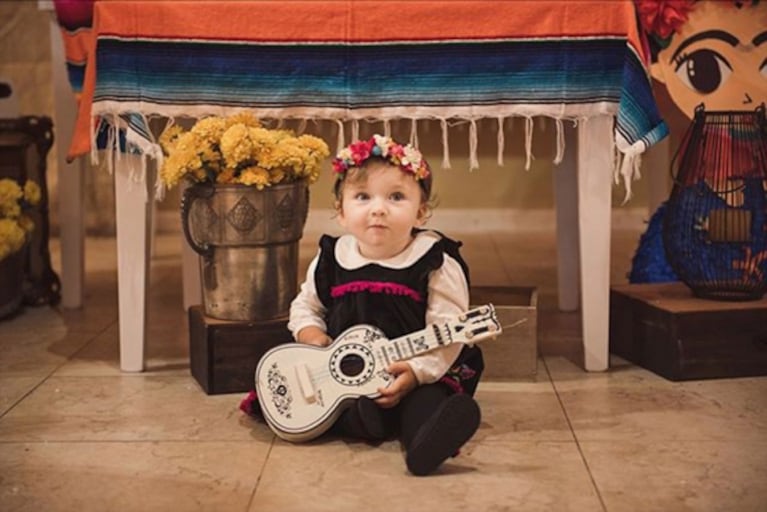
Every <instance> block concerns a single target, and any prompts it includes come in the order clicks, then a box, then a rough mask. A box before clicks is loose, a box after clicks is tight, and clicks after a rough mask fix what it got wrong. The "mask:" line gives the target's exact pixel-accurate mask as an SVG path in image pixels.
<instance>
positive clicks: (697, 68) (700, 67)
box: [674, 48, 732, 94]
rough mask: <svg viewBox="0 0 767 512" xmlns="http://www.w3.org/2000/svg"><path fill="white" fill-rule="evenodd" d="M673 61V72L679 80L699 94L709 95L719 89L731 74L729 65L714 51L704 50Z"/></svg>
mask: <svg viewBox="0 0 767 512" xmlns="http://www.w3.org/2000/svg"><path fill="white" fill-rule="evenodd" d="M675 61H676V69H675V70H674V72H675V73H676V76H677V77H679V80H681V81H682V83H683V84H684V85H686V86H687V87H689V88H690V89H692V90H694V91H696V92H699V93H701V94H710V93H712V92H714V91H715V90H717V89H719V87H721V86H722V84H724V83H725V82H726V81H727V80H728V79H729V78H730V75H731V74H732V67H731V66H730V63H729V62H727V60H726V59H725V58H724V57H722V56H721V55H719V54H718V53H716V52H715V51H714V50H709V49H706V48H704V49H702V50H697V51H694V52H692V53H691V54H690V55H682V56H681V57H680V58H678V59H675Z"/></svg>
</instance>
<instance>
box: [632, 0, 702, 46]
mask: <svg viewBox="0 0 767 512" xmlns="http://www.w3.org/2000/svg"><path fill="white" fill-rule="evenodd" d="M635 3H636V7H637V13H638V14H639V22H640V24H641V25H642V28H643V29H644V30H645V32H647V33H648V34H652V35H654V36H657V37H659V38H661V39H666V38H668V37H669V36H671V34H673V33H674V32H676V31H677V29H678V28H679V27H680V26H681V25H682V24H683V23H684V22H685V21H687V14H688V13H689V12H690V10H692V4H693V3H694V0H635Z"/></svg>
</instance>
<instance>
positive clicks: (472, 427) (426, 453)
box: [405, 393, 480, 476]
mask: <svg viewBox="0 0 767 512" xmlns="http://www.w3.org/2000/svg"><path fill="white" fill-rule="evenodd" d="M479 421H480V411H479V405H477V402H476V401H474V399H473V398H472V397H470V396H469V395H466V394H464V393H459V394H455V395H451V396H449V397H448V398H447V399H445V401H444V402H442V403H441V404H440V405H439V407H438V408H437V410H436V411H434V414H432V416H431V417H430V418H429V419H428V420H426V422H425V423H424V424H423V425H421V428H419V429H418V432H417V433H416V435H415V437H414V438H413V441H412V442H411V443H410V446H408V447H407V456H406V458H405V463H406V464H407V468H408V469H409V470H410V472H411V473H413V474H414V475H417V476H424V475H428V474H429V473H431V472H432V471H434V470H435V469H437V468H438V467H439V466H440V465H441V464H442V463H443V462H444V461H445V460H446V459H447V458H448V457H451V456H453V455H455V454H456V453H457V452H458V449H459V448H460V447H461V446H463V445H464V444H465V443H466V441H468V440H469V439H471V436H473V435H474V432H476V431H477V429H478V428H479Z"/></svg>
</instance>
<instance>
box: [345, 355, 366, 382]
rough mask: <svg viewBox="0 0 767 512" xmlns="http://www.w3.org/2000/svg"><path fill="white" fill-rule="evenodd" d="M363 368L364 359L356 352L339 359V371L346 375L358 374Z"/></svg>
mask: <svg viewBox="0 0 767 512" xmlns="http://www.w3.org/2000/svg"><path fill="white" fill-rule="evenodd" d="M364 368H365V360H364V359H362V358H361V357H360V356H358V355H357V354H347V355H345V356H344V357H343V358H342V359H341V371H342V372H343V374H344V375H346V376H347V377H354V376H356V375H359V374H360V373H362V370H363V369H364Z"/></svg>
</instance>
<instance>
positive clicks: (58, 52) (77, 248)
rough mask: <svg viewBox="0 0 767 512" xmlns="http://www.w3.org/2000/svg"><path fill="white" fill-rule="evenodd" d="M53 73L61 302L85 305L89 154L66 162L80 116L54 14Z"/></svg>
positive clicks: (67, 304) (74, 306) (52, 18)
mask: <svg viewBox="0 0 767 512" xmlns="http://www.w3.org/2000/svg"><path fill="white" fill-rule="evenodd" d="M50 36H51V73H52V77H51V78H52V80H51V82H52V84H51V85H52V88H53V113H54V119H55V121H54V125H53V131H54V134H55V139H56V153H57V155H56V163H57V172H58V184H57V186H56V188H57V190H58V201H59V240H60V241H61V305H62V306H63V307H65V308H79V307H82V305H83V288H84V285H83V283H84V277H83V276H84V275H85V255H84V253H85V195H84V192H85V173H86V172H87V170H88V163H87V162H86V159H85V158H86V157H80V158H78V159H77V160H75V161H74V162H72V163H67V160H66V154H67V148H68V147H69V144H70V142H71V141H72V127H73V126H74V125H75V119H76V118H77V102H76V100H75V95H74V93H73V92H72V86H71V85H70V83H69V77H68V76H67V69H66V63H65V60H64V43H63V42H62V40H61V29H60V27H59V25H58V23H56V20H55V18H54V17H53V16H52V17H51V20H50Z"/></svg>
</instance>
